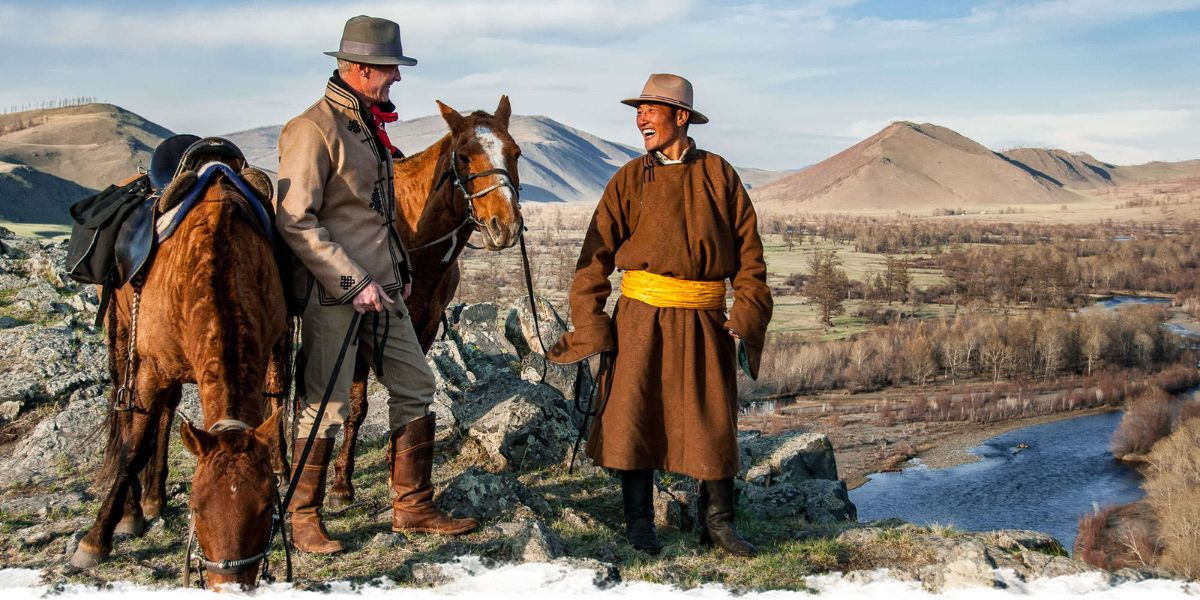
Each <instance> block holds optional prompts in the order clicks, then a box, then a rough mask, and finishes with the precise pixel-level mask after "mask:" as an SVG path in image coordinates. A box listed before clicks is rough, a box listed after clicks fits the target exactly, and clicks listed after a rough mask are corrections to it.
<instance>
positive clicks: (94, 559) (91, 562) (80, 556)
mask: <svg viewBox="0 0 1200 600" xmlns="http://www.w3.org/2000/svg"><path fill="white" fill-rule="evenodd" d="M104 559H105V556H104V555H103V554H100V553H99V552H88V551H87V550H84V549H83V547H82V546H81V547H79V548H76V549H75V554H73V555H71V566H72V567H75V568H76V569H91V568H93V567H95V566H96V565H98V564H100V561H102V560H104Z"/></svg>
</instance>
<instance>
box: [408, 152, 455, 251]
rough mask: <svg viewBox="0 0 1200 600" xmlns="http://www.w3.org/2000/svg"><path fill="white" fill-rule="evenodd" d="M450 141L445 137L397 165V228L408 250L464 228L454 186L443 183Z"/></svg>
mask: <svg viewBox="0 0 1200 600" xmlns="http://www.w3.org/2000/svg"><path fill="white" fill-rule="evenodd" d="M450 141H451V140H450V134H446V135H445V136H442V138H441V139H440V140H438V141H437V142H434V144H433V145H432V146H430V147H428V148H426V149H425V150H422V151H421V152H418V153H416V154H414V155H412V156H410V157H408V158H406V159H404V160H402V161H400V162H397V163H396V164H395V166H396V169H395V173H394V179H393V183H394V185H395V189H396V206H397V208H398V209H399V213H400V218H399V219H397V220H396V227H397V229H399V231H400V237H401V239H403V240H404V245H405V246H406V247H407V248H410V249H412V248H418V247H420V246H423V245H425V244H428V243H429V242H432V241H434V240H436V239H438V238H440V237H442V236H444V235H446V234H448V233H450V231H451V230H453V229H454V228H456V227H459V226H460V225H462V220H463V217H464V216H465V215H464V213H463V210H462V207H460V206H456V205H455V204H454V197H455V189H454V185H453V183H452V182H450V181H449V180H446V181H442V180H441V178H442V175H443V174H444V173H445V172H446V169H447V168H449V162H450ZM439 182H440V185H439Z"/></svg>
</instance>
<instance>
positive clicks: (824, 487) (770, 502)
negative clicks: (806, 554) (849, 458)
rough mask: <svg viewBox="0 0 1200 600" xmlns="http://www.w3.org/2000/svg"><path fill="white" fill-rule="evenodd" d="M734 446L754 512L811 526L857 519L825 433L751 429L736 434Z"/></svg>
mask: <svg viewBox="0 0 1200 600" xmlns="http://www.w3.org/2000/svg"><path fill="white" fill-rule="evenodd" d="M738 445H739V447H740V448H741V452H742V472H741V479H742V480H743V481H744V482H745V484H746V485H745V487H744V488H743V496H744V497H745V499H746V502H747V504H748V505H749V506H750V507H752V508H753V510H755V511H759V512H761V513H763V514H767V515H770V516H772V517H774V518H790V519H799V520H802V521H804V522H805V523H809V524H823V525H828V524H832V523H838V522H843V521H854V520H856V519H857V518H858V510H857V509H856V508H855V506H854V503H852V502H851V501H850V496H849V493H848V490H847V488H846V482H844V481H842V480H840V479H838V474H837V460H836V459H835V458H834V452H833V445H832V444H830V443H829V438H828V437H826V436H825V435H824V434H820V433H808V432H787V433H782V434H779V435H774V436H764V435H761V434H760V433H759V432H757V431H750V432H745V433H743V434H742V435H741V436H740V437H739V439H738Z"/></svg>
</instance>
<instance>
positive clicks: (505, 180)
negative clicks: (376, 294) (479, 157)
mask: <svg viewBox="0 0 1200 600" xmlns="http://www.w3.org/2000/svg"><path fill="white" fill-rule="evenodd" d="M491 175H496V176H499V177H500V178H501V180H500V183H496V184H493V185H491V186H490V187H487V188H484V189H482V190H479V191H478V192H474V193H472V192H471V191H470V190H468V189H467V183H469V182H471V181H473V180H475V179H479V178H480V177H488V176H491ZM447 181H449V182H451V184H452V185H453V186H454V189H456V190H458V191H459V192H461V193H462V195H463V202H464V203H465V204H466V211H465V212H466V216H465V217H464V218H463V221H462V223H459V224H458V226H457V227H455V228H454V229H451V230H450V233H447V234H446V235H443V236H442V237H440V238H437V239H436V240H433V241H432V242H428V243H425V244H421V245H420V246H417V247H416V248H411V249H409V252H412V251H415V250H421V249H424V248H428V247H430V246H434V245H436V244H440V243H442V242H444V241H446V240H451V243H450V248H449V249H448V250H447V251H446V255H445V256H443V257H442V262H450V257H451V256H453V255H454V249H455V247H456V246H457V245H458V244H457V241H458V232H459V231H461V230H462V229H463V228H464V227H466V226H467V225H472V226H473V227H474V230H475V231H483V228H484V227H485V225H484V223H483V221H480V220H479V217H478V216H477V214H476V212H475V200H477V199H479V198H482V197H484V196H486V195H488V194H490V193H492V192H494V191H496V190H498V189H501V188H508V189H509V190H511V191H512V195H513V200H515V201H516V202H518V203H519V202H520V201H521V186H520V185H515V184H513V177H512V174H511V173H509V172H508V169H501V168H495V169H488V170H486V171H481V172H479V173H471V172H467V175H466V176H465V177H463V176H460V175H459V174H458V152H457V151H456V150H451V151H450V166H449V167H447V168H446V170H445V171H443V172H442V176H441V177H439V178H438V180H437V183H436V184H434V186H433V189H435V190H437V189H441V187H442V185H443V184H445V183H446V182H447Z"/></svg>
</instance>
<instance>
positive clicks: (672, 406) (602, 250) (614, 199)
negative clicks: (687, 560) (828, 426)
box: [550, 74, 772, 556]
mask: <svg viewBox="0 0 1200 600" xmlns="http://www.w3.org/2000/svg"><path fill="white" fill-rule="evenodd" d="M622 102H624V103H625V104H628V105H630V106H634V107H636V108H637V128H638V131H639V132H640V133H641V135H642V139H643V143H644V145H645V147H646V154H645V155H644V156H642V157H640V158H637V159H634V160H633V161H631V162H629V163H628V164H626V165H625V166H624V167H621V169H620V170H618V171H617V173H616V174H615V175H613V177H612V179H611V180H610V181H609V182H608V187H607V188H606V189H605V191H604V196H603V197H602V198H601V200H600V204H599V206H597V207H596V212H595V214H594V216H593V217H592V222H591V225H590V226H589V228H588V231H587V235H586V237H585V238H584V242H583V249H582V251H581V252H580V255H579V261H578V263H577V264H576V267H575V280H574V283H573V284H572V286H571V293H570V302H571V319H572V321H573V322H574V326H575V328H574V331H572V332H570V333H568V334H566V335H564V336H563V338H562V339H561V340H559V342H558V344H556V345H555V347H554V348H553V349H552V350H551V352H550V355H551V356H550V359H551V360H553V361H554V362H557V363H560V364H569V363H573V362H578V361H580V360H583V359H585V358H588V357H590V356H592V355H596V354H599V353H604V352H614V353H615V362H614V363H613V368H612V371H611V372H609V373H603V374H601V377H602V378H603V379H606V380H607V382H608V383H609V384H610V390H609V393H608V398H607V402H606V404H604V405H602V406H600V407H599V410H600V413H599V415H598V416H597V417H596V421H595V423H594V424H593V427H592V432H591V436H590V437H589V439H588V455H589V456H590V457H591V458H592V460H593V462H594V463H595V464H597V465H599V466H603V467H609V468H612V469H617V470H619V471H620V473H621V490H622V497H623V501H624V511H625V524H626V532H627V535H628V537H629V541H630V543H631V544H632V545H633V546H634V547H635V548H638V549H639V550H643V551H646V552H649V553H652V554H653V553H657V552H658V551H659V549H660V543H659V541H658V536H657V533H656V532H655V530H654V504H653V497H654V496H653V477H654V470H655V469H662V470H667V471H672V472H675V473H681V474H683V475H687V476H690V477H694V478H696V479H699V480H700V481H701V487H700V505H701V507H700V508H701V515H702V519H703V523H704V527H703V531H702V533H701V540H700V541H701V543H703V544H705V545H708V544H713V543H715V544H716V545H718V546H719V547H721V548H722V549H724V550H726V551H728V552H730V553H733V554H736V555H743V556H746V555H752V554H754V553H755V552H756V550H755V548H754V546H753V545H752V544H750V543H749V542H747V541H746V540H744V539H742V538H741V536H739V535H738V533H737V531H736V530H735V529H734V518H733V516H734V486H733V476H734V475H735V474H736V473H737V471H738V449H737V438H736V430H737V410H738V405H737V385H736V380H735V375H736V369H737V358H736V356H737V355H738V352H737V351H736V349H735V343H736V342H737V341H738V340H740V342H741V343H742V344H743V346H744V349H745V350H746V352H745V353H744V354H743V356H744V358H745V362H744V367H745V368H746V369H747V370H748V371H749V373H750V374H751V376H756V375H757V371H758V363H759V357H760V354H761V351H762V347H763V338H764V336H765V335H766V329H767V322H768V321H769V320H770V318H771V309H772V301H771V293H770V290H769V289H768V288H767V284H766V265H765V263H764V262H763V249H762V242H761V240H760V239H759V236H758V231H757V218H756V216H755V213H754V207H753V206H751V204H750V197H749V196H748V195H747V194H746V190H745V188H744V187H743V186H742V182H741V179H740V178H739V177H738V175H737V173H736V172H735V171H734V170H733V167H731V166H730V165H729V163H727V162H725V160H724V159H722V158H721V157H720V156H717V155H716V154H713V153H711V152H707V151H704V150H700V149H699V148H696V144H695V142H693V141H692V139H691V138H689V137H688V135H687V133H688V126H689V125H693V124H695V125H698V124H702V123H707V122H708V119H707V118H706V117H705V116H704V115H702V114H700V113H699V112H697V111H696V110H695V109H694V108H692V85H691V83H690V82H688V81H687V80H686V79H684V78H682V77H679V76H677V75H667V74H658V75H651V76H650V79H649V81H647V82H646V85H645V87H644V88H643V90H642V94H641V95H640V96H638V97H637V98H629V99H626V100H623V101H622ZM614 268H617V269H621V270H623V271H624V272H625V273H624V276H623V278H622V282H621V297H620V299H619V300H618V301H617V307H616V309H615V311H614V316H613V317H609V316H608V315H607V314H606V313H605V312H604V307H605V302H606V300H607V298H608V296H609V293H610V292H611V288H610V285H609V282H608V276H609V275H610V274H611V273H612V271H613V269H614ZM726 280H729V281H730V282H731V283H732V285H733V297H734V302H733V306H732V308H731V309H730V311H729V314H728V317H727V316H726V313H725V281H726ZM601 388H603V384H601Z"/></svg>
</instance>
